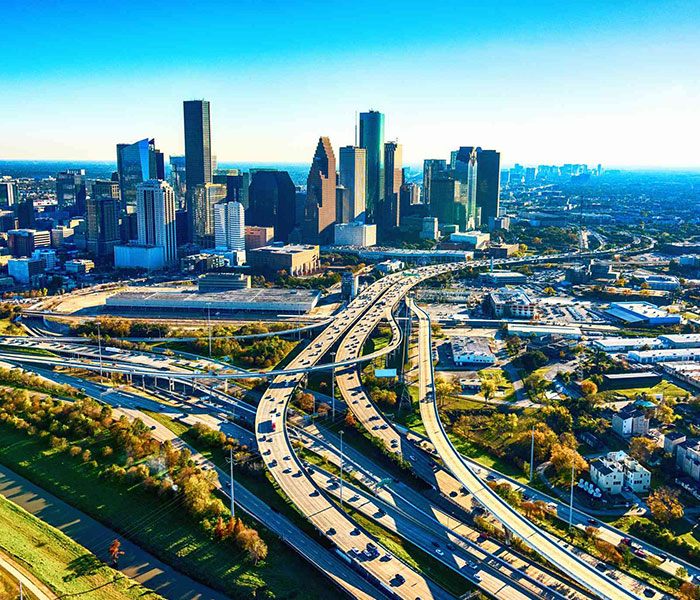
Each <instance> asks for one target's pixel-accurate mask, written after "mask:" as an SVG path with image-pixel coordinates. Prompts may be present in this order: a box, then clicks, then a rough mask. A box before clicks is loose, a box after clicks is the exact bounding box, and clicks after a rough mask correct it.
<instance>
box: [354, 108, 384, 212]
mask: <svg viewBox="0 0 700 600" xmlns="http://www.w3.org/2000/svg"><path fill="white" fill-rule="evenodd" d="M360 147H361V148H364V149H365V150H366V151H367V158H366V162H367V181H366V186H367V195H366V199H365V202H366V207H365V213H366V220H367V222H368V223H376V211H377V208H378V207H379V205H380V204H381V203H382V200H383V199H384V115H383V114H382V113H380V112H377V111H375V110H370V111H369V112H363V113H360Z"/></svg>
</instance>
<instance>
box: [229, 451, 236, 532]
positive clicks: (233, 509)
mask: <svg viewBox="0 0 700 600" xmlns="http://www.w3.org/2000/svg"><path fill="white" fill-rule="evenodd" d="M229 462H230V463H231V473H230V478H231V519H235V518H236V509H235V507H234V502H233V446H231V447H230V448H229Z"/></svg>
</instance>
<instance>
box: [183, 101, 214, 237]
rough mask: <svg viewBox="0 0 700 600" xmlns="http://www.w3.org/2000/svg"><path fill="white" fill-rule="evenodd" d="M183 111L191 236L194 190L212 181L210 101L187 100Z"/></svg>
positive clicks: (191, 229) (192, 229)
mask: <svg viewBox="0 0 700 600" xmlns="http://www.w3.org/2000/svg"><path fill="white" fill-rule="evenodd" d="M183 111H184V118H185V181H186V185H187V210H188V212H189V215H190V236H191V235H192V232H194V207H193V205H192V198H193V194H194V190H195V188H196V187H197V186H198V185H204V184H205V183H211V182H212V181H211V174H212V173H211V171H212V168H211V129H210V121H209V102H208V101H207V100H186V101H185V102H183ZM190 239H191V237H190Z"/></svg>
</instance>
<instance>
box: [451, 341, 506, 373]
mask: <svg viewBox="0 0 700 600" xmlns="http://www.w3.org/2000/svg"><path fill="white" fill-rule="evenodd" d="M450 346H451V348H452V360H453V361H454V363H455V364H456V365H457V366H458V367H463V366H469V365H478V366H480V367H483V366H490V365H493V364H494V363H495V362H496V357H495V356H494V354H493V352H492V351H491V347H490V346H489V342H488V340H487V339H486V338H473V337H464V336H454V337H451V338H450Z"/></svg>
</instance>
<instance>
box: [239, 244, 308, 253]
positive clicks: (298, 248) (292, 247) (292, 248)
mask: <svg viewBox="0 0 700 600" xmlns="http://www.w3.org/2000/svg"><path fill="white" fill-rule="evenodd" d="M314 249H316V250H318V246H313V245H311V244H287V245H286V246H261V247H260V248H253V249H252V250H249V251H248V252H250V253H253V252H257V253H263V252H264V253H266V254H298V253H299V252H308V251H309V250H314Z"/></svg>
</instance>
